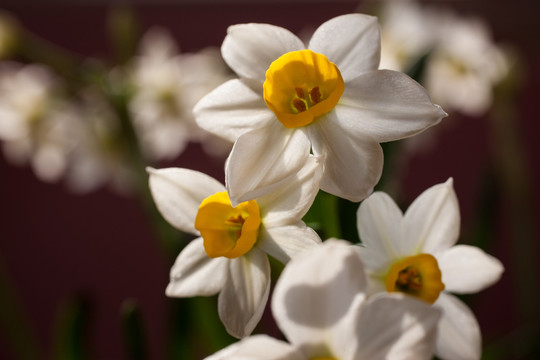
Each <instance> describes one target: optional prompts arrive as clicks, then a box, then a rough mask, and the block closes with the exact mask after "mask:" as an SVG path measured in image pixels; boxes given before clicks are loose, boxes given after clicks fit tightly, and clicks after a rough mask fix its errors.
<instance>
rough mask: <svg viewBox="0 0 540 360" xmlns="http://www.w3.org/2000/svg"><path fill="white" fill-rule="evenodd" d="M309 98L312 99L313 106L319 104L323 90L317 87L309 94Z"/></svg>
mask: <svg viewBox="0 0 540 360" xmlns="http://www.w3.org/2000/svg"><path fill="white" fill-rule="evenodd" d="M309 97H310V98H311V101H312V102H313V104H318V103H320V102H321V90H320V89H319V87H318V86H315V87H314V88H313V89H311V91H310V92H309Z"/></svg>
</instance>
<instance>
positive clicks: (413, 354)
mask: <svg viewBox="0 0 540 360" xmlns="http://www.w3.org/2000/svg"><path fill="white" fill-rule="evenodd" d="M366 287H367V280H366V277H365V274H364V267H363V265H362V262H361V260H360V258H359V257H358V254H357V252H356V251H355V250H354V246H352V245H350V244H348V243H346V242H344V241H340V240H327V241H325V242H324V243H323V245H322V246H320V247H317V248H314V249H310V250H307V251H306V252H304V253H303V254H300V255H299V256H298V257H296V258H294V259H292V260H291V261H290V262H289V263H288V264H287V266H286V267H285V269H284V271H283V272H282V274H281V276H280V278H279V280H278V282H277V284H276V287H275V290H274V294H273V298H272V312H273V315H274V318H275V319H276V322H277V324H278V326H279V328H280V329H281V331H282V332H283V333H284V334H285V336H286V337H287V339H288V340H289V342H290V343H286V342H283V341H280V340H276V339H273V338H271V337H268V336H266V335H255V336H252V337H249V338H246V339H244V340H242V341H240V342H238V343H236V344H233V345H231V346H229V347H227V348H225V349H223V350H221V351H219V352H217V353H216V354H214V355H212V356H210V357H208V358H207V360H225V359H259V360H275V359H283V360H285V359H287V360H308V359H328V360H332V359H340V360H363V359H366V360H368V359H369V360H371V359H392V360H395V359H403V360H405V359H431V358H432V354H433V342H434V339H435V333H436V331H435V327H436V324H437V320H438V319H439V315H440V314H439V311H437V310H436V309H434V308H433V307H430V306H428V305H427V304H424V303H422V302H421V301H418V300H416V299H412V298H410V297H406V296H403V295H402V294H379V295H376V296H373V297H370V298H367V297H366Z"/></svg>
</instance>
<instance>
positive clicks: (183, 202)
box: [147, 168, 225, 235]
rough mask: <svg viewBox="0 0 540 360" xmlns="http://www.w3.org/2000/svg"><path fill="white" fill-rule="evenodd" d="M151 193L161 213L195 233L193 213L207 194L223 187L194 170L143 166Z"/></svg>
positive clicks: (184, 229) (170, 220)
mask: <svg viewBox="0 0 540 360" xmlns="http://www.w3.org/2000/svg"><path fill="white" fill-rule="evenodd" d="M147 171H148V173H149V174H150V179H149V185H150V191H151V193H152V197H153V198H154V202H155V203H156V206H157V208H158V210H159V212H160V213H161V215H163V217H164V218H165V219H166V220H167V221H168V222H169V223H171V225H173V226H174V227H176V228H178V229H180V230H182V231H185V232H189V233H192V234H195V235H198V234H199V232H198V231H197V230H195V228H194V224H195V216H196V215H197V211H198V210H199V205H201V202H202V201H203V200H204V199H205V198H207V197H208V196H210V195H212V194H215V193H217V192H220V191H224V190H225V187H224V186H223V184H221V183H220V182H219V181H217V180H216V179H214V178H212V177H210V176H208V175H206V174H203V173H201V172H198V171H194V170H189V169H180V168H166V169H152V168H148V169H147Z"/></svg>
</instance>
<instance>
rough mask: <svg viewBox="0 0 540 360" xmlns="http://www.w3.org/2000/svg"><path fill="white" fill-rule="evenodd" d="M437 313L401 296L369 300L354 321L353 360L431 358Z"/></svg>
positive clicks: (424, 305)
mask: <svg viewBox="0 0 540 360" xmlns="http://www.w3.org/2000/svg"><path fill="white" fill-rule="evenodd" d="M440 315H441V312H440V310H439V309H436V308H434V307H432V306H429V305H428V304H427V303H425V302H422V301H420V300H416V299H414V298H412V297H409V296H406V295H403V294H379V295H375V296H373V297H371V298H369V299H368V300H367V301H366V302H365V303H364V306H363V309H362V312H361V313H360V317H359V319H358V321H357V334H355V335H356V336H357V338H358V345H357V346H358V349H357V354H356V356H354V357H353V358H354V359H403V360H406V359H431V358H432V357H433V349H434V344H435V337H436V333H437V332H436V328H437V322H438V320H439V318H440Z"/></svg>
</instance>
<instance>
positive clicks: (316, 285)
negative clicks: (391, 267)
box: [272, 240, 366, 349]
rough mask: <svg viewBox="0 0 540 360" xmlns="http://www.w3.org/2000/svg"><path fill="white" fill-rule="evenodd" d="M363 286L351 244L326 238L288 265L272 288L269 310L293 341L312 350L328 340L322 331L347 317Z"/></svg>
mask: <svg viewBox="0 0 540 360" xmlns="http://www.w3.org/2000/svg"><path fill="white" fill-rule="evenodd" d="M365 287H366V277H365V274H364V268H363V265H362V262H361V261H360V258H359V256H358V254H357V253H356V251H355V249H354V246H352V245H350V244H349V243H347V242H345V241H338V240H327V241H326V242H324V243H323V246H319V247H316V248H314V249H312V250H308V251H305V252H303V253H301V254H300V255H299V256H298V257H295V258H293V259H292V260H291V261H290V262H289V263H288V264H287V266H286V267H285V269H284V270H283V272H282V274H281V277H280V278H279V280H278V282H277V284H276V287H275V289H274V294H273V298H272V313H273V315H274V318H275V319H276V322H277V324H278V326H279V328H280V329H281V331H283V333H284V334H285V336H286V337H287V339H289V341H290V342H291V343H292V344H294V345H297V346H299V347H304V345H305V347H307V348H311V349H314V348H316V347H320V346H321V345H322V344H324V343H326V342H327V337H328V334H327V332H328V331H329V330H330V329H331V328H332V327H333V326H335V325H336V324H337V323H339V322H340V321H341V320H342V319H343V318H344V317H345V316H347V313H348V310H349V308H350V306H351V304H352V303H353V301H355V300H354V299H355V298H357V299H358V300H356V301H361V300H362V299H360V298H359V297H362V298H363V295H362V294H360V293H361V292H363V290H364V289H365ZM337 295H339V296H337Z"/></svg>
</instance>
